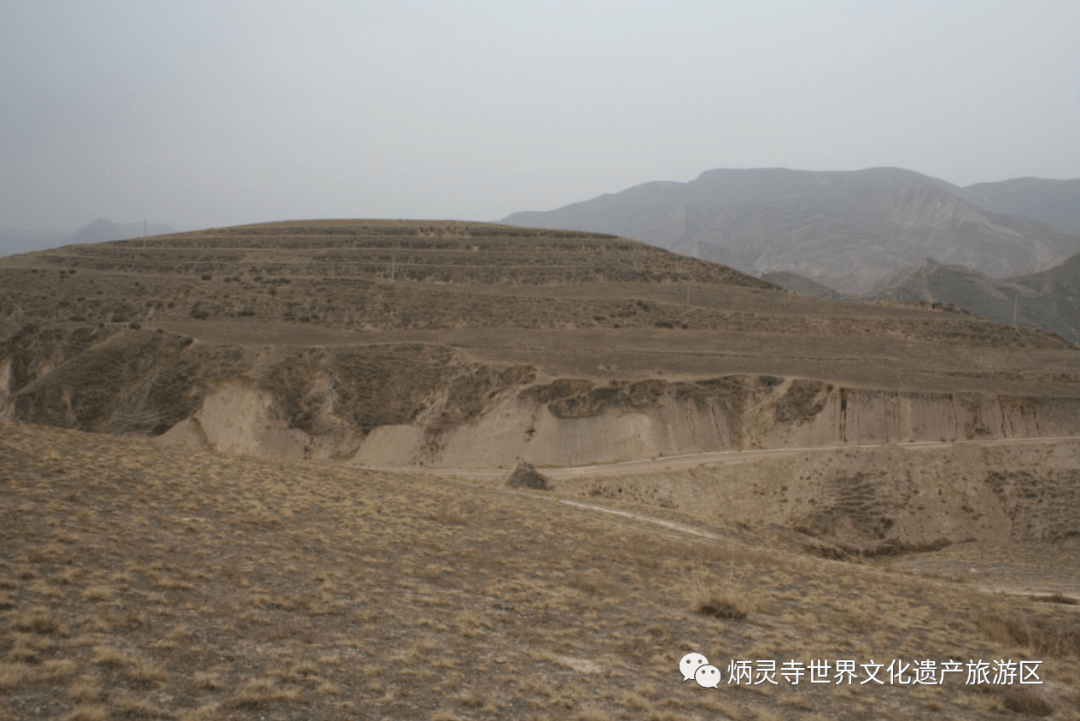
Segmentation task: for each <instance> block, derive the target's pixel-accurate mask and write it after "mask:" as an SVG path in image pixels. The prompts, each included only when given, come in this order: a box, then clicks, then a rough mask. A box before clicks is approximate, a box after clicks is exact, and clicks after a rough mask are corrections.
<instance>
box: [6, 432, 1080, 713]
mask: <svg viewBox="0 0 1080 721" xmlns="http://www.w3.org/2000/svg"><path fill="white" fill-rule="evenodd" d="M564 501H569V502H570V503H566V502H564ZM0 547H2V548H3V550H4V553H3V555H2V556H0V718H4V719H11V720H13V721H14V720H16V719H20V720H21V719H26V718H59V719H69V720H71V721H76V720H78V719H111V718H158V719H169V718H176V719H250V718H265V719H310V718H320V719H354V718H400V719H414V718H433V719H445V720H449V719H540V718H570V719H588V720H600V719H637V718H644V719H671V720H674V719H706V718H708V719H714V718H719V719H739V720H746V721H755V720H758V719H781V718H783V719H789V718H794V719H807V720H809V721H821V720H822V719H868V718H913V717H916V716H919V717H923V716H935V717H945V718H957V719H987V718H991V719H992V718H1003V719H1004V718H1013V717H1015V713H1017V712H1018V711H1019V712H1021V713H1029V714H1030V713H1033V712H1039V713H1043V712H1047V711H1049V712H1052V713H1053V718H1061V719H1076V718H1080V692H1078V686H1080V615H1078V612H1077V609H1078V608H1080V607H1078V606H1073V605H1069V604H1068V603H1065V602H1063V601H1065V600H1067V599H1065V598H1064V597H1062V599H1061V601H1062V602H1057V603H1052V602H1045V601H1042V600H1036V599H1033V598H1030V597H1027V596H1018V595H1005V594H1000V593H986V592H983V591H981V590H980V586H981V585H983V583H984V581H985V580H986V579H985V578H984V577H982V576H979V575H977V574H970V575H971V576H972V578H971V579H970V580H969V579H968V578H966V577H964V575H963V574H957V575H956V576H949V575H947V574H944V573H942V567H941V566H940V565H939V566H933V567H932V568H930V569H929V570H928V571H926V570H922V569H913V568H905V567H904V564H905V563H906V560H907V559H908V558H912V556H905V555H901V556H896V557H882V558H879V559H871V558H867V559H859V558H851V557H849V558H848V559H847V560H845V561H839V560H835V559H829V558H825V557H823V556H824V554H823V553H822V551H823V550H826V549H824V547H821V546H819V545H818V541H817V540H816V539H813V538H811V537H809V536H805V535H802V534H798V533H796V532H793V531H790V530H788V529H784V528H782V527H777V526H765V525H759V524H747V523H741V522H735V521H722V520H718V519H716V518H704V517H701V516H696V515H692V514H687V513H683V512H678V511H674V510H671V509H663V508H657V507H651V506H647V505H642V504H635V503H628V502H626V501H619V500H609V499H596V498H593V499H588V500H583V499H578V498H577V497H575V496H574V495H572V494H571V495H567V494H565V493H563V492H561V491H559V490H557V489H556V490H555V491H549V492H544V491H529V490H512V489H508V488H505V487H504V486H503V485H502V482H501V481H499V480H497V481H469V480H466V479H457V480H452V479H446V478H445V477H440V476H437V475H422V474H417V473H386V472H373V471H363V470H357V469H352V468H346V467H344V466H341V465H339V464H324V463H319V462H315V461H310V460H306V461H302V460H281V459H260V458H250V457H249V458H244V457H231V456H221V455H216V454H208V453H204V452H191V451H189V450H186V449H178V448H168V447H165V448H163V447H161V446H160V445H158V444H156V443H154V442H153V441H152V440H150V439H145V438H124V437H117V436H111V435H106V434H87V433H84V432H81V431H73V430H60V429H52V428H46V427H35V426H30V425H26V424H23V423H20V422H12V421H0ZM957 548H963V546H958V547H957ZM948 550H949V549H945V550H944V551H941V553H944V552H947V551H948ZM1022 553H1024V550H1023V548H1019V549H1018V551H1017V552H1016V554H1015V557H1016V560H1018V559H1019V557H1020V554H1022ZM1058 554H1059V558H1060V559H1061V561H1062V562H1063V563H1068V564H1071V567H1076V565H1077V560H1076V558H1077V554H1078V550H1077V548H1076V547H1075V546H1071V547H1069V546H1061V547H1060V548H1059V549H1058ZM927 557H928V556H918V558H919V559H922V558H927ZM966 562H967V563H973V561H971V560H970V559H969V560H968V561H966ZM989 565H990V564H987V565H986V567H984V568H987V570H989V569H988V566H989ZM976 567H977V566H976ZM690 652H697V653H702V654H704V655H706V656H707V657H708V659H709V660H710V661H711V662H712V663H713V664H715V665H716V666H717V667H718V668H719V669H721V670H723V671H724V682H722V683H721V684H720V686H719V688H717V689H707V688H702V687H701V686H699V685H697V684H696V683H695V682H694V681H693V680H690V681H684V680H683V675H682V674H681V673H680V672H679V662H680V659H681V658H682V657H683V656H684V655H685V654H687V653H690ZM844 659H846V660H852V661H856V662H857V663H858V666H857V669H858V673H859V676H858V678H857V680H856V681H855V683H853V684H846V683H841V684H837V683H835V680H836V679H835V677H834V673H835V670H834V669H833V668H832V666H833V665H834V664H835V661H836V660H844ZM980 659H981V660H984V661H986V662H987V663H988V664H989V663H991V662H992V661H993V660H994V659H998V660H1001V661H1002V662H1007V661H1008V660H1009V659H1011V660H1012V661H1014V662H1019V661H1021V660H1023V661H1035V660H1038V661H1041V662H1042V663H1041V664H1039V666H1038V667H1037V668H1038V672H1039V680H1041V681H1042V682H1043V683H1042V684H1039V685H1031V684H1028V685H1023V686H1021V685H1020V684H1019V683H1018V682H1016V680H1015V679H1014V681H1013V682H1012V683H1006V682H1002V683H995V682H994V674H991V675H990V676H988V677H987V678H986V679H985V680H984V681H985V682H982V683H975V682H974V681H973V682H972V683H968V682H967V681H968V678H967V665H968V663H969V661H970V662H972V663H977V662H978V661H979V660H980ZM740 660H748V661H752V662H754V663H755V664H756V663H758V662H759V661H762V660H774V661H776V665H777V668H778V669H779V668H781V666H782V665H783V664H785V663H788V662H791V661H794V662H796V663H800V664H803V666H804V667H806V668H809V665H810V664H811V663H812V662H814V661H815V660H819V661H820V660H827V661H829V662H830V671H829V673H828V677H829V680H830V681H831V682H830V683H827V684H810V683H809V682H808V677H807V676H803V677H802V679H801V682H800V683H799V684H793V683H790V682H789V681H788V680H786V679H785V678H784V677H782V676H780V675H779V674H777V675H776V679H777V681H778V683H777V684H776V685H772V684H771V683H768V682H763V683H759V684H752V683H751V684H746V683H740V684H728V683H727V679H728V675H727V673H726V672H727V669H728V666H729V664H730V662H731V661H740ZM894 660H901V661H902V662H904V663H907V664H910V665H911V666H912V667H914V664H915V662H916V661H918V662H922V663H925V662H927V661H931V660H932V661H933V662H934V667H935V668H936V669H943V668H945V664H946V662H949V661H950V660H952V661H960V662H962V668H963V671H962V672H960V673H951V674H947V675H942V678H944V679H945V680H944V681H943V683H941V684H936V683H935V684H927V683H924V684H919V685H913V684H911V683H910V681H911V679H912V678H913V677H914V672H911V671H909V672H908V673H907V674H906V675H905V676H898V677H897V679H898V681H897V683H893V684H890V683H889V682H888V679H889V675H888V673H887V672H885V673H883V674H881V677H882V679H883V680H884V681H885V683H884V684H883V685H879V684H877V683H874V682H869V683H868V684H862V683H861V680H863V679H866V678H867V675H866V672H865V671H864V670H863V667H862V665H863V664H871V663H878V664H882V665H883V667H887V666H888V665H889V664H890V663H891V662H893V661H894ZM899 679H907V681H908V683H904V684H901V683H899ZM924 680H925V679H924ZM1002 680H1003V681H1004V679H1002Z"/></svg>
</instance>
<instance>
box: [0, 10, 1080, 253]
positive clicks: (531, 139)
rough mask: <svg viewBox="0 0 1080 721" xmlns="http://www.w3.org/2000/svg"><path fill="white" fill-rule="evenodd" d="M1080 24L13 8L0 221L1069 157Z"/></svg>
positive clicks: (220, 221)
mask: <svg viewBox="0 0 1080 721" xmlns="http://www.w3.org/2000/svg"><path fill="white" fill-rule="evenodd" d="M60 7H63V11H62V12H61V11H59V10H58V8H60ZM1076 27H1080V6H1078V5H1077V4H1076V3H1074V2H1070V1H1069V0H1042V1H1041V2H1038V3H1030V2H1020V1H1017V0H979V1H973V0H947V1H946V2H943V3H926V4H923V3H914V4H913V3H910V2H903V1H900V0H887V1H883V2H874V3H861V2H851V1H850V0H819V1H816V2H805V3H802V2H800V3H794V4H792V3H781V2H774V3H755V2H734V1H731V0H722V1H719V2H714V1H712V0H680V1H675V2H665V3H653V2H634V3H626V2H615V1H614V0H599V1H597V2H590V3H588V4H587V5H582V4H581V3H577V2H561V1H558V0H556V1H553V2H545V3H511V4H502V3H493V2H477V3H443V2H434V1H431V0H420V1H418V2H413V3H406V4H386V3H355V2H347V1H346V0H317V1H315V2H303V3H301V2H286V1H281V0H278V1H275V2H270V3H266V4H262V5H260V6H259V7H258V8H257V9H256V8H255V7H254V6H250V5H246V4H229V3H225V4H222V3H217V2H209V1H207V0H193V1H192V2H186V3H184V4H183V6H182V7H181V6H179V5H175V6H174V5H171V4H168V3H165V4H161V3H145V2H136V1H135V0H121V1H119V2H110V3H106V4H104V5H99V4H92V3H68V4H52V3H48V2H43V3H34V2H9V3H4V4H3V7H2V8H0V66H2V67H3V68H4V69H5V72H4V73H3V75H2V76H0V107H3V109H4V110H3V113H2V114H0V132H2V137H3V138H4V141H3V144H2V147H0V227H7V228H19V229H30V230H33V229H39V230H42V229H44V230H49V229H57V230H60V231H66V232H70V231H71V230H73V229H75V228H77V227H80V226H82V225H84V224H85V223H87V222H89V221H91V220H93V219H95V218H111V219H113V220H115V221H117V222H132V221H141V220H143V219H147V220H149V221H150V222H151V223H159V224H167V225H169V226H171V227H173V228H177V229H180V230H194V229H199V228H208V227H224V226H232V225H238V224H243V223H258V222H268V221H273V220H291V219H304V218H307V219H316V218H453V219H458V220H479V221H490V220H493V219H496V218H501V217H505V216H506V215H508V214H509V213H512V212H515V211H519V210H526V209H534V210H537V209H550V208H557V207H561V206H564V205H566V204H568V203H574V202H578V201H581V200H584V199H587V198H594V197H596V196H599V195H601V194H603V193H614V192H617V191H619V190H621V189H623V188H628V187H630V186H633V185H635V184H638V183H641V182H644V181H646V180H674V181H687V180H690V179H692V178H695V177H696V176H698V175H699V174H700V173H701V172H702V171H703V170H705V169H708V168H762V167H766V168H767V167H788V168H800V169H806V170H857V169H860V168H874V167H900V168H911V169H913V170H917V171H919V172H920V173H924V174H926V175H928V176H932V177H936V178H942V179H944V180H946V181H948V182H950V183H953V184H955V185H957V186H961V187H963V186H967V185H969V184H971V183H988V182H996V181H1002V180H1005V179H1008V178H1026V177H1034V178H1059V179H1068V178H1080V138H1078V135H1077V133H1076V128H1077V127H1080V99H1078V98H1077V95H1076V93H1075V92H1072V90H1071V89H1072V88H1074V87H1075V69H1076V68H1077V67H1080V45H1078V44H1077V43H1076V41H1075V37H1074V35H1075V34H1074V29H1075V28H1076ZM871 39H872V40H871ZM1044 222H1046V221H1044Z"/></svg>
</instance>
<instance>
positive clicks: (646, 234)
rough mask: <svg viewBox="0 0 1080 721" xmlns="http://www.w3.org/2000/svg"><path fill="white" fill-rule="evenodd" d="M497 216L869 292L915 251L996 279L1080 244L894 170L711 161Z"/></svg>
mask: <svg viewBox="0 0 1080 721" xmlns="http://www.w3.org/2000/svg"><path fill="white" fill-rule="evenodd" d="M503 222H506V223H510V224H514V225H525V226H533V227H544V228H568V229H575V230H588V231H594V232H607V233H616V234H619V235H622V236H625V237H629V238H635V239H637V240H642V241H645V242H648V243H652V244H654V245H658V246H660V247H663V248H668V249H670V250H673V251H675V252H678V253H683V254H686V255H690V256H693V257H699V258H705V259H708V260H713V261H716V262H720V263H725V264H727V265H730V266H732V267H733V268H737V269H739V270H742V271H744V272H747V273H752V274H755V275H760V274H762V273H768V272H773V271H793V272H795V273H798V274H800V275H803V276H805V277H807V278H809V279H811V280H813V281H815V282H817V283H819V284H821V285H825V286H828V287H830V288H832V289H833V290H836V291H840V292H845V293H859V292H867V291H870V290H873V289H874V288H875V287H877V286H878V285H879V284H880V283H881V282H882V281H883V280H885V279H887V278H889V277H891V276H893V275H894V274H896V273H897V272H900V271H904V270H906V269H908V268H909V267H911V266H913V265H917V264H919V263H921V262H922V261H923V260H925V259H926V258H933V259H934V260H936V261H938V262H940V263H948V264H955V265H963V266H966V267H969V268H972V269H974V270H977V271H979V272H981V273H984V274H986V275H989V276H992V277H1003V276H1010V275H1019V274H1023V273H1030V272H1036V271H1041V270H1045V269H1047V268H1050V267H1052V266H1054V265H1056V264H1058V263H1060V262H1061V261H1062V260H1064V259H1065V258H1066V257H1068V256H1069V255H1072V254H1073V253H1075V252H1076V248H1078V247H1080V236H1076V235H1069V234H1067V233H1064V232H1062V231H1060V230H1055V229H1054V228H1052V227H1050V226H1048V225H1045V224H1043V223H1041V222H1039V221H1036V220H1031V219H1030V218H1026V217H1021V216H1018V215H1009V214H1006V213H1004V212H1002V211H1001V210H1000V209H999V208H997V207H996V206H994V205H993V204H991V203H990V202H988V201H986V200H985V199H984V198H983V197H982V196H980V195H977V194H974V193H970V192H967V191H966V190H964V189H961V188H959V187H957V186H954V185H951V184H949V183H946V182H944V181H942V180H938V179H935V178H931V177H928V176H925V175H921V174H919V173H915V172H912V171H909V170H902V169H899V168H873V169H868V170H859V171H844V172H811V171H799V170H787V169H783V168H775V169H755V170H726V169H722V170H711V171H708V172H705V173H702V174H701V176H699V177H698V178H697V179H695V180H693V181H691V182H689V183H677V182H659V183H646V184H644V185H638V186H635V187H633V188H629V189H627V190H624V191H622V192H620V193H616V194H613V195H602V196H600V197H598V198H594V199H593V200H589V201H585V202H581V203H575V204H572V205H568V206H565V207H562V208H558V209H556V210H552V211H547V212H531V211H530V212H522V213H515V214H513V215H510V216H508V217H507V218H505V219H504V221H503Z"/></svg>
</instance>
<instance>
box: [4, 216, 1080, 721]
mask: <svg viewBox="0 0 1080 721" xmlns="http://www.w3.org/2000/svg"><path fill="white" fill-rule="evenodd" d="M1078 359H1080V355H1078V353H1077V350H1076V349H1075V348H1074V347H1073V346H1071V345H1069V344H1068V343H1066V342H1065V341H1063V340H1062V339H1060V338H1058V337H1056V336H1054V335H1051V334H1049V333H1045V332H1042V331H1033V330H1030V329H1025V328H1013V327H1009V326H1001V325H995V324H992V323H988V322H986V321H982V320H980V319H978V318H975V317H973V316H970V315H967V314H964V313H962V312H958V311H956V310H955V309H953V308H950V307H948V306H946V305H941V304H907V305H905V304H897V303H891V304H890V303H877V304H872V303H848V302H839V301H832V300H824V299H810V298H805V297H801V296H797V295H794V294H792V293H789V292H786V291H782V290H780V289H778V288H776V287H774V286H770V285H769V284H767V283H763V282H762V281H759V280H757V279H754V278H750V277H748V276H745V275H742V274H740V273H737V272H735V271H733V270H731V269H730V268H726V267H724V266H719V265H715V264H710V263H706V262H704V261H699V260H694V259H690V258H684V257H680V256H676V255H673V254H671V253H667V252H665V251H662V250H659V249H656V248H652V247H649V246H645V245H643V244H640V243H635V242H632V241H627V240H624V239H620V238H615V237H612V236H604V235H597V234H589V233H567V232H561V231H542V230H530V229H522V228H510V227H504V226H492V225H485V224H477V223H455V222H420V221H308V222H295V223H271V224H263V225H257V226H244V227H240V228H224V229H212V230H208V231H202V232H198V233H185V234H177V235H173V236H159V237H155V238H149V239H146V241H145V243H144V241H142V240H135V241H120V242H115V243H104V244H99V245H95V246H73V247H68V248H62V249H58V250H55V251H47V252H44V253H38V254H31V255H25V256H13V257H9V258H4V259H2V260H0V431H2V432H0V500H2V503H0V514H3V516H2V518H0V614H2V616H0V633H3V634H5V635H2V636H0V719H5V718H11V719H22V718H33V717H38V716H40V717H43V718H45V717H48V718H66V719H68V721H80V720H81V721H97V720H98V719H107V718H114V717H115V718H127V717H133V718H139V717H144V718H154V717H157V718H186V719H216V718H237V719H239V718H245V719H246V718H254V717H266V718H357V717H360V718H365V717H376V718H438V719H443V721H450V720H451V719H455V718H460V719H472V718H476V719H480V718H521V719H532V718H578V719H597V720H602V719H616V718H617V719H623V718H626V719H629V718H653V719H692V718H734V719H762V720H765V721H767V720H768V719H778V718H806V719H812V720H814V721H817V720H818V719H823V718H902V717H905V716H911V715H918V716H925V715H928V714H937V715H942V716H945V717H952V718H973V719H974V718H994V717H997V716H1002V717H1004V716H1005V715H1007V714H1012V713H1013V712H1021V713H1035V712H1037V711H1040V710H1045V709H1046V708H1052V709H1053V713H1054V714H1055V716H1054V717H1055V718H1077V717H1080V706H1078V703H1080V702H1078V698H1077V692H1076V688H1077V686H1078V684H1080V670H1078V668H1077V663H1078V662H1080V651H1078V650H1077V643H1078V639H1080V629H1078V627H1077V625H1076V624H1077V620H1076V619H1077V611H1076V609H1077V608H1078V607H1077V606H1074V605H1071V604H1070V603H1069V601H1070V600H1072V599H1073V598H1075V597H1077V596H1078V595H1080V589H1078V588H1077V587H1076V584H1075V582H1074V581H1075V578H1076V577H1077V576H1076V574H1075V573H1074V571H1075V569H1077V567H1078V562H1077V554H1078V550H1077V546H1078V545H1080V490H1078V489H1080V443H1078V442H1077V440H1076V439H1077V437H1078V436H1080V360H1078ZM521 462H528V463H530V464H532V465H533V466H535V467H536V468H538V469H539V471H540V473H541V474H544V475H546V477H547V479H548V481H549V483H548V488H549V489H550V490H548V491H534V490H518V489H509V488H506V487H505V486H504V482H505V479H506V477H507V476H509V474H510V472H511V471H512V470H513V469H514V468H515V467H516V466H518V464H519V463H521ZM1002 591H1004V592H1006V593H1002ZM1033 596H1038V598H1034V597H1033ZM1047 598H1049V600H1047ZM691 651H695V652H700V653H703V654H706V655H707V656H708V657H709V658H710V659H711V660H714V662H715V659H714V657H716V658H723V659H724V661H723V663H724V666H723V668H725V669H726V663H727V662H728V661H730V660H732V659H737V658H740V657H742V656H743V655H745V656H746V657H747V658H755V659H768V658H770V657H773V656H775V657H776V658H777V659H780V657H784V658H783V659H781V660H780V661H778V663H779V662H782V661H787V660H799V659H805V662H807V663H808V662H809V661H810V660H812V658H833V659H838V658H856V657H857V658H858V659H860V663H868V662H870V661H871V659H876V660H877V661H881V660H882V658H884V657H886V656H888V657H889V659H888V660H887V661H885V663H886V664H888V661H890V660H892V659H893V658H896V659H899V658H901V657H903V658H904V659H906V660H908V661H910V660H913V659H918V658H922V659H924V660H929V659H934V660H935V661H936V662H938V663H941V662H945V661H948V660H949V659H954V660H955V659H963V661H964V662H965V663H966V662H967V661H968V660H969V657H970V660H972V661H977V660H978V659H980V658H982V659H984V660H987V661H990V660H992V659H1000V660H1002V661H1005V660H1007V659H1008V658H1012V659H1014V660H1016V659H1033V658H1035V657H1036V656H1037V657H1039V660H1043V661H1044V662H1045V664H1046V667H1045V668H1046V674H1047V678H1048V679H1050V680H1049V681H1048V682H1047V683H1046V684H1044V685H1041V686H1037V687H1036V686H1032V687H1030V688H1029V687H1027V686H1025V687H1024V688H1019V687H1017V688H1011V687H1010V685H1009V684H994V683H992V682H990V681H987V682H985V683H972V684H964V683H963V681H964V679H963V678H961V679H959V682H953V683H951V684H948V683H947V684H946V685H944V686H942V687H938V686H931V685H928V684H920V685H916V686H905V687H902V686H900V685H897V686H894V687H889V686H887V685H886V686H877V685H874V686H858V685H856V686H850V687H849V686H846V685H844V686H840V687H837V686H835V685H831V686H826V685H812V686H811V685H808V684H806V683H803V684H800V685H797V686H796V685H794V684H789V685H778V686H775V687H774V686H771V685H752V686H750V687H748V688H736V687H731V688H727V687H726V684H725V685H724V687H723V688H724V690H723V691H719V690H709V689H704V688H701V687H700V686H698V685H697V684H696V683H695V682H693V681H687V682H685V683H684V682H682V680H681V679H682V677H681V675H679V674H678V672H677V668H678V663H679V660H680V658H682V656H683V655H685V654H686V653H689V652H691ZM717 665H719V664H717ZM721 670H723V669H721ZM725 678H726V676H725ZM950 680H953V679H950ZM782 683H783V682H782ZM4 714H6V717H5V716H4Z"/></svg>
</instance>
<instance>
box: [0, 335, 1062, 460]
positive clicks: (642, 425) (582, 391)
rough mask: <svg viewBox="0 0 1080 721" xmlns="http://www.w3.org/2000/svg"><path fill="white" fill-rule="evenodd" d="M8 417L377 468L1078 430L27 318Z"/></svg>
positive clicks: (1038, 407)
mask: <svg viewBox="0 0 1080 721" xmlns="http://www.w3.org/2000/svg"><path fill="white" fill-rule="evenodd" d="M0 379H2V380H3V381H4V384H3V385H4V387H3V388H0V399H2V400H3V402H4V414H5V415H7V416H9V417H14V418H18V419H21V420H26V421H30V422H35V423H43V424H48V425H56V426H61V427H73V428H80V429H83V430H87V431H95V432H119V433H140V434H151V435H160V436H163V437H164V438H165V439H166V440H169V441H173V442H180V443H187V444H193V445H197V446H200V447H205V448H210V449H214V450H220V451H227V452H234V453H246V454H256V455H283V456H311V457H322V458H334V459H338V460H351V461H352V462H354V463H361V464H374V465H400V466H410V465H424V466H427V467H454V468H484V467H492V466H508V465H511V464H513V463H515V462H517V461H518V460H526V461H529V462H531V463H534V464H536V465H541V466H566V465H581V464H589V463H612V462H619V461H625V460H631V459H638V458H649V457H655V456H661V455H674V454H681V453H694V452H700V451H711V450H738V449H756V448H792V447H818V446H830V445H837V444H866V443H889V442H909V441H920V440H925V441H943V440H944V441H953V440H973V439H995V438H1028V437H1040V436H1064V435H1073V434H1077V433H1080V399H1075V398H1039V397H1013V396H1006V395H1000V394H990V393H929V392H907V391H898V390H888V389H873V388H849V387H843V386H838V385H836V384H833V383H827V382H824V381H819V380H813V379H806V378H782V377H777V376H769V375H750V374H738V375H727V376H723V377H719V378H709V379H701V380H694V381H679V382H669V381H666V380H662V379H649V380H640V381H627V380H620V379H611V380H608V381H606V382H600V381H596V380H589V379H581V378H556V379H543V380H541V379H538V373H537V370H536V369H535V368H533V367H530V366H510V367H506V368H494V367H491V366H489V365H486V364H483V363H478V362H476V361H474V360H471V359H470V358H469V357H467V356H466V355H465V354H464V353H462V352H461V351H458V350H456V349H453V348H450V347H446V346H438V345H421V344H404V345H402V344H398V345H393V344H379V345H365V346H328V347H308V348H296V347H281V346H275V347H263V348H259V347H239V346H228V345H212V344H207V343H201V342H195V341H192V339H191V338H188V337H185V336H182V335H178V334H173V333H165V332H151V331H146V330H139V329H132V328H129V327H127V326H119V325H115V324H114V325H104V326H85V325H84V326H79V325H73V326H70V327H66V328H61V327H51V328H48V329H43V328H39V327H36V326H27V327H26V328H24V329H23V330H22V331H21V332H20V333H18V334H16V335H15V336H13V337H12V338H11V339H10V340H9V341H8V342H7V343H6V344H5V345H4V346H3V348H2V349H0Z"/></svg>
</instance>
